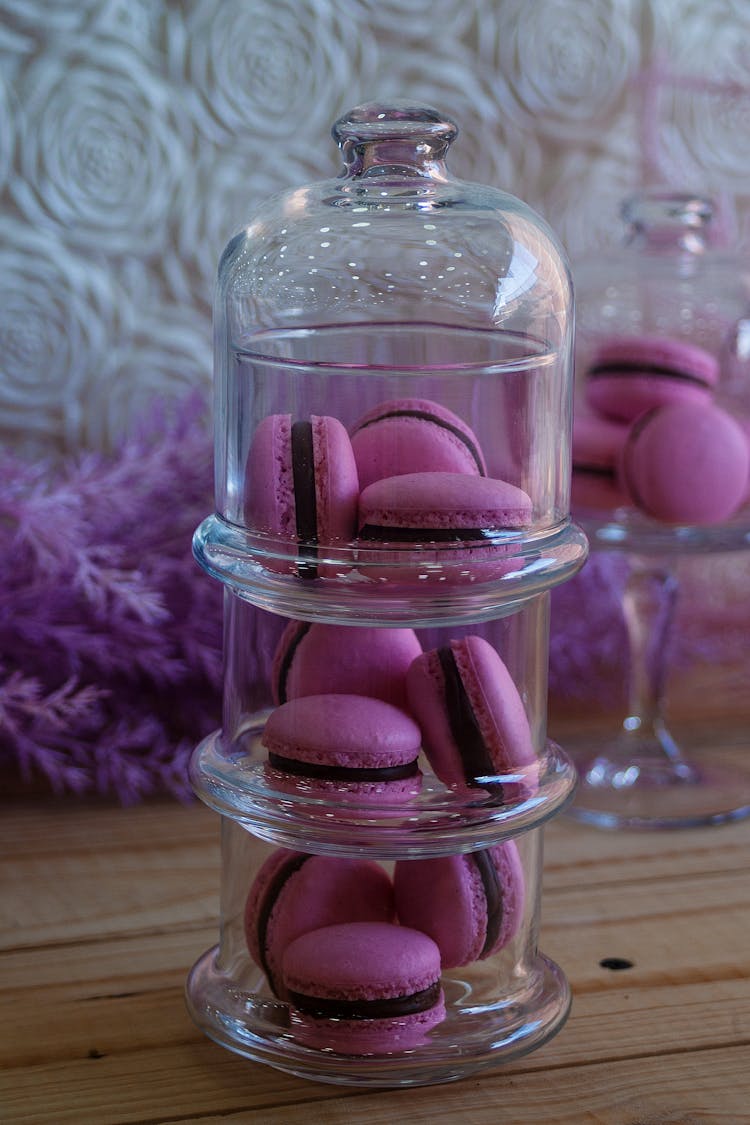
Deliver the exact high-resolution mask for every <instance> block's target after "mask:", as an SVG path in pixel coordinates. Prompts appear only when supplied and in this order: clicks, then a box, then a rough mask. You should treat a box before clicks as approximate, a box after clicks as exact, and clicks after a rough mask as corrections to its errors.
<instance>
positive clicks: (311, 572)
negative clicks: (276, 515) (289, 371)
mask: <svg viewBox="0 0 750 1125" xmlns="http://www.w3.org/2000/svg"><path fill="white" fill-rule="evenodd" d="M292 477H293V479H294V513H295V518H296V523H297V540H298V543H299V546H298V550H299V553H300V555H301V556H302V558H303V559H311V560H313V561H311V562H302V563H300V564H299V566H298V567H297V573H298V574H299V577H300V578H317V577H318V568H317V566H316V564H315V561H314V560H315V559H317V557H318V506H317V502H316V499H315V457H314V451H313V432H312V422H294V423H293V425H292Z"/></svg>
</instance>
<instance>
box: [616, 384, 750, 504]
mask: <svg viewBox="0 0 750 1125" xmlns="http://www.w3.org/2000/svg"><path fill="white" fill-rule="evenodd" d="M749 472H750V448H748V441H747V436H746V435H745V433H744V431H743V429H742V427H741V426H740V425H739V423H738V422H737V421H736V420H735V419H734V418H733V417H732V415H731V414H728V413H727V412H726V411H725V410H722V409H721V408H720V407H718V406H715V405H713V404H712V403H702V404H700V405H696V404H692V403H675V404H673V405H670V406H661V407H658V408H656V409H655V410H652V411H649V412H648V413H647V414H643V415H641V417H640V418H639V419H638V420H637V421H636V422H635V423H634V424H633V426H632V427H631V430H630V433H629V435H628V440H627V442H626V443H625V446H624V448H623V451H622V458H621V462H620V477H621V480H622V483H623V485H624V487H625V488H626V490H627V492H628V495H629V496H630V498H631V499H632V501H633V503H634V504H635V505H636V507H638V508H640V509H641V511H643V512H645V513H647V514H648V515H649V516H652V517H653V518H654V519H657V520H662V521H664V522H665V523H672V524H695V525H710V524H717V523H722V522H723V521H724V520H728V519H731V518H732V516H734V515H735V514H736V512H737V511H738V510H739V508H740V507H741V506H742V504H743V502H744V501H745V499H746V497H747V481H748V473H749Z"/></svg>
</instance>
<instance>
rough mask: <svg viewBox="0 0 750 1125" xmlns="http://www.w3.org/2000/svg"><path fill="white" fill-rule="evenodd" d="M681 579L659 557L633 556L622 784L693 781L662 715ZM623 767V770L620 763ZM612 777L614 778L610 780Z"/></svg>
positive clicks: (620, 747)
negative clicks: (646, 558) (636, 781)
mask: <svg viewBox="0 0 750 1125" xmlns="http://www.w3.org/2000/svg"><path fill="white" fill-rule="evenodd" d="M678 591H679V583H678V580H677V576H676V575H675V573H674V571H673V570H672V569H671V568H670V567H669V566H667V565H662V564H660V563H659V561H658V560H656V561H654V560H644V559H641V558H638V557H635V558H633V559H632V560H631V566H630V572H629V574H628V578H627V582H626V586H625V590H624V593H623V599H622V609H623V616H624V618H625V625H626V628H627V635H628V644H629V650H630V665H629V668H630V682H629V695H628V714H627V716H626V717H625V719H624V720H623V724H622V732H621V735H620V738H619V740H618V743H617V744H616V751H617V752H616V753H615V754H614V755H610V757H611V758H616V759H618V761H616V762H615V761H610V766H611V765H615V766H616V767H617V771H618V774H619V784H620V785H627V784H628V782H629V780H630V781H631V783H632V782H635V780H636V779H640V780H641V782H643V781H645V780H646V779H647V778H648V782H649V784H673V783H674V782H678V781H682V782H685V781H694V780H697V778H696V777H695V776H694V771H693V769H692V767H691V766H690V765H689V764H688V763H687V762H686V761H685V759H684V757H683V754H682V751H681V750H680V748H679V746H678V745H677V743H676V742H675V740H674V738H673V737H672V735H671V734H670V732H669V730H668V728H667V725H666V722H665V719H664V696H665V686H666V678H667V671H668V667H669V657H670V641H671V636H672V632H673V626H674V617H675V609H676V605H677V596H678ZM620 766H622V767H624V772H621V771H620V770H619V767H620ZM612 780H613V781H614V778H613V779H612Z"/></svg>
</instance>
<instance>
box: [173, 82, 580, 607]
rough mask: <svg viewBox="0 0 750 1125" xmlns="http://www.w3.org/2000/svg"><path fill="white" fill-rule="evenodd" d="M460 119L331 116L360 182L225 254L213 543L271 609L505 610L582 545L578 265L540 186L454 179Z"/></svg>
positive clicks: (288, 201)
mask: <svg viewBox="0 0 750 1125" xmlns="http://www.w3.org/2000/svg"><path fill="white" fill-rule="evenodd" d="M456 133H457V128H456V126H455V124H454V123H453V122H452V121H451V120H450V119H449V118H447V117H445V116H443V115H442V114H440V113H438V111H437V110H434V109H429V108H426V107H421V106H413V105H410V104H408V103H405V102H400V103H391V104H389V105H377V104H368V105H363V106H359V107H357V108H356V109H353V110H351V111H350V112H349V113H347V114H345V115H344V116H343V117H341V118H340V119H339V120H338V121H337V122H336V123H335V125H334V126H333V135H334V138H335V139H336V141H337V143H338V145H339V147H340V149H341V152H342V155H343V160H344V167H343V170H342V173H341V175H340V176H339V177H338V178H334V179H330V180H326V181H323V182H319V183H314V184H311V185H308V186H304V187H299V188H293V189H291V190H288V191H285V192H283V193H281V194H279V195H276V196H274V197H273V198H271V199H269V200H268V201H267V202H265V203H263V204H261V205H260V206H259V207H258V208H257V209H256V211H255V212H254V214H253V215H252V216H251V217H250V219H249V221H248V223H247V225H246V226H245V227H244V228H243V229H242V230H241V231H240V232H239V233H238V234H237V235H236V236H235V237H234V238H233V239H232V240H231V242H230V243H229V245H228V246H227V249H226V251H225V253H224V255H223V257H222V259H221V262H220V265H219V276H218V286H217V297H216V307H215V315H214V326H215V343H216V352H215V389H216V394H215V403H216V515H215V516H214V517H210V518H209V520H208V521H206V522H204V524H203V525H202V528H201V529H200V530H199V532H198V534H197V537H196V540H195V550H196V555H197V557H198V559H199V561H200V562H201V564H202V565H203V566H204V567H205V568H206V569H207V570H208V571H209V572H210V573H212V574H214V575H215V576H216V577H219V578H220V579H221V580H222V581H224V582H226V583H227V584H228V585H230V586H231V587H232V588H233V589H234V590H235V591H236V592H237V593H239V594H240V596H242V597H245V598H247V599H248V600H250V601H253V602H254V603H255V604H256V605H262V606H266V607H267V608H275V609H276V610H277V611H278V612H285V613H289V614H293V615H296V616H299V617H301V618H305V619H306V618H307V616H308V615H310V614H313V615H315V614H320V613H321V612H325V613H327V614H328V616H329V618H330V619H332V620H334V619H335V620H338V619H340V618H346V617H348V616H351V615H352V614H355V615H356V616H357V617H358V619H360V620H363V619H365V618H367V619H373V620H374V619H377V618H382V615H383V614H384V613H387V614H388V615H389V616H390V619H391V620H398V621H402V620H408V621H411V620H413V619H416V618H419V619H420V620H423V619H424V618H425V614H426V613H428V611H427V610H426V608H425V601H426V600H429V601H430V603H431V607H432V608H431V609H430V610H429V614H430V615H431V616H432V619H434V620H443V619H445V617H446V616H451V615H452V616H453V617H454V618H455V619H456V620H458V619H463V617H464V615H466V617H467V618H468V617H470V616H474V617H477V616H482V615H484V616H485V617H486V616H488V615H491V614H496V613H498V612H501V611H502V610H503V609H504V608H505V607H508V606H511V605H514V604H515V605H517V604H518V603H519V602H520V601H523V600H524V599H525V598H527V597H531V596H534V595H535V594H537V593H539V592H543V591H544V590H546V589H548V588H549V587H550V586H551V585H554V584H555V583H556V582H558V581H562V580H564V578H565V577H568V576H569V575H570V574H571V573H572V572H574V571H575V570H576V569H577V568H578V566H580V565H581V563H582V561H583V558H584V556H585V545H584V540H583V537H582V535H581V533H580V532H579V531H578V530H577V529H575V528H573V527H572V526H571V524H570V518H569V486H570V419H571V401H572V335H573V309H572V286H571V281H570V272H569V268H568V265H567V262H566V259H565V256H564V254H563V252H562V250H561V249H560V246H559V244H558V242H557V239H556V237H555V235H554V234H553V232H552V231H551V230H550V228H549V227H548V226H547V224H546V223H545V222H544V220H542V219H541V218H540V217H539V216H538V215H536V214H535V213H534V212H533V211H532V210H531V208H529V207H528V206H527V205H526V204H525V203H523V202H522V201H521V200H519V199H516V198H515V197H514V196H512V195H508V194H506V193H504V192H502V191H499V190H497V189H495V188H492V187H482V186H479V185H476V184H470V183H465V182H463V181H461V180H457V179H455V178H453V177H452V176H450V175H449V173H448V171H447V168H446V163H445V158H446V153H447V150H448V147H449V145H450V143H451V142H452V140H453V138H454V137H455V135H456ZM373 411H374V412H375V413H374V414H373ZM310 427H317V429H316V434H317V437H315V438H314V439H313V438H312V437H311V436H309V435H308V430H309V429H310ZM287 429H289V430H290V432H291V429H293V430H294V434H293V440H292V441H291V444H292V445H295V450H296V455H297V457H298V461H297V462H296V465H297V467H296V469H295V468H294V464H295V462H294V455H293V456H292V462H291V465H292V467H291V468H290V467H289V465H288V464H287V454H288V453H289V449H290V442H289V441H287V438H286V436H285V435H286V433H287ZM303 430H304V434H305V435H308V436H307V437H305V438H304V440H305V441H307V443H308V446H309V448H308V450H307V452H306V453H303V452H302V448H301V445H299V442H301V441H302V440H303V436H302V435H303ZM311 432H312V431H311V430H310V433H311ZM362 432H364V435H365V436H362ZM334 433H335V434H336V435H337V436H336V437H335V438H334V437H333V436H332V435H333V434H334ZM324 434H325V437H324ZM325 441H328V442H330V441H335V444H336V450H337V455H336V456H335V457H331V456H327V455H324V454H323V453H322V450H323V445H324V442H325ZM316 442H317V443H318V444H317V445H316ZM295 443H296V444H295ZM349 445H351V449H349ZM327 448H328V451H329V453H330V450H331V449H332V448H333V447H332V446H328V447H327ZM467 450H469V451H472V452H471V453H470V454H467ZM420 451H421V452H420ZM467 456H468V460H467ZM347 459H348V460H349V461H350V462H351V461H352V459H353V462H354V463H355V464H354V469H355V470H356V471H355V472H353V473H348V472H344V471H343V466H344V464H345V463H346V462H347ZM279 466H282V467H283V472H284V473H286V478H285V480H286V483H284V482H280V478H279V477H278V471H279ZM311 470H313V471H311ZM295 472H296V473H297V475H296V476H295ZM446 473H447V474H453V475H449V476H448V477H446V476H445V474H446ZM441 474H442V475H441ZM456 474H459V475H461V476H462V477H464V478H466V477H467V476H468V477H472V476H473V477H482V478H486V479H485V480H484V481H482V482H479V483H477V482H471V481H469V482H467V480H466V479H463V480H461V481H458V482H456V479H455V476H456ZM412 475H418V476H419V480H418V481H415V482H412V484H411V485H409V486H408V487H412V486H413V487H414V488H415V489H418V490H419V491H420V496H421V499H420V500H419V502H418V504H417V501H416V499H415V495H416V493H410V494H409V496H408V498H407V496H406V495H405V494H404V492H403V488H406V487H407V485H406V484H402V485H398V486H397V492H400V496H398V497H397V507H399V509H400V510H399V512H398V513H397V514H396V515H395V520H396V523H393V521H392V520H391V516H392V515H394V512H393V510H392V504H391V498H390V494H389V500H388V503H387V504H386V506H385V509H383V508H382V506H381V507H380V508H378V509H377V511H376V512H375V516H376V525H375V524H373V520H372V519H371V518H370V517H371V516H372V515H373V510H371V509H372V502H373V494H372V492H371V489H370V486H371V485H375V484H377V482H378V480H381V479H385V478H390V479H394V478H397V477H406V476H409V477H410V476H412ZM355 478H356V479H355ZM291 481H293V484H294V487H293V488H291V487H289V482H291ZM305 487H306V490H305ZM382 487H388V488H389V487H390V486H382ZM454 488H458V489H459V490H460V492H461V495H462V499H461V500H460V502H459V500H458V494H457V493H456V494H455V497H454V500H453V501H452V507H451V505H449V507H450V511H448V512H446V511H444V510H443V509H444V507H445V503H446V498H447V496H448V494H449V493H450V494H451V495H453V494H454V493H453V492H452V490H453V489H454ZM425 489H426V490H427V492H426V494H424V492H425ZM467 490H468V496H467V495H466V493H467ZM498 490H499V491H498ZM513 490H515V492H513ZM480 492H483V494H484V495H485V499H484V500H482V501H481V502H480V501H479V495H480ZM501 493H502V496H503V499H502V501H501V500H500V494H501ZM511 494H512V495H513V496H515V498H516V500H517V501H518V503H517V504H516V500H514V501H513V503H511V501H510V499H509V497H510V496H511ZM490 497H491V499H490ZM407 500H408V505H410V506H411V508H414V506H415V505H417V507H418V508H419V512H418V513H417V526H412V524H413V520H412V523H409V519H411V517H409V518H408V519H407V513H406V511H405V510H404V504H405V503H407ZM514 505H515V506H514ZM376 507H377V506H376ZM386 509H387V511H386ZM438 510H439V511H438ZM368 512H369V515H368ZM470 515H471V518H470ZM386 516H387V518H386ZM425 519H428V520H429V521H431V522H429V524H428V525H427V526H426V525H425ZM377 521H379V522H377ZM384 521H385V522H384ZM462 521H463V522H462ZM467 521H468V523H467ZM407 524H408V526H407ZM438 525H440V526H438ZM374 526H377V528H378V530H377V531H376V532H373V527H374ZM373 535H374V536H375V538H376V540H377V542H374V543H373V542H372V539H373ZM487 550H489V551H490V553H491V554H492V556H493V558H494V564H493V567H492V568H488V567H486V566H485V565H484V563H485V562H486V561H487V559H486V557H485V556H484V555H482V553H481V552H482V551H487ZM478 552H479V553H478ZM305 560H307V561H305ZM311 560H312V561H311ZM480 562H481V563H482V565H477V564H479V563H480ZM480 588H481V589H480ZM384 599H385V600H384ZM386 602H387V605H386Z"/></svg>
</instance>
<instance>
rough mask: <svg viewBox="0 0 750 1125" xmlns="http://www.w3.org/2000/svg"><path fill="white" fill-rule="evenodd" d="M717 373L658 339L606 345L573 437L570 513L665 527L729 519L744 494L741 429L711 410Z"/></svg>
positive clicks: (678, 343) (591, 371) (691, 352)
mask: <svg viewBox="0 0 750 1125" xmlns="http://www.w3.org/2000/svg"><path fill="white" fill-rule="evenodd" d="M719 374H720V372H719V363H718V360H717V359H716V358H715V357H714V356H713V355H711V353H710V352H707V351H705V350H704V349H703V348H701V347H698V346H697V345H696V344H693V343H689V342H687V341H684V340H678V339H673V338H669V337H662V336H618V337H612V338H609V339H607V340H604V341H603V342H602V343H601V344H600V345H599V346H598V348H597V349H596V350H595V352H594V354H593V356H592V359H591V362H590V364H589V366H588V368H587V370H586V372H585V376H584V379H585V382H584V395H585V403H584V406H583V408H582V409H581V410H579V411H577V413H576V418H575V421H574V427H573V504H574V507H578V508H580V509H583V510H589V511H592V512H597V511H598V512H609V511H612V510H613V509H615V508H617V507H620V506H622V505H628V504H632V505H634V506H635V507H636V508H637V509H639V510H640V511H642V512H644V513H645V514H646V515H648V516H650V517H651V518H653V519H655V520H659V521H661V522H663V523H668V524H692V525H696V526H697V525H711V524H718V523H723V522H724V521H725V520H728V519H731V518H732V517H733V516H734V515H735V514H736V513H737V511H738V510H739V509H740V508H741V507H742V505H743V504H744V503H745V501H746V500H747V499H748V495H749V494H750V441H749V440H748V433H747V428H746V427H744V428H743V426H742V425H741V424H740V422H739V421H738V420H737V419H736V418H734V417H733V416H732V415H731V414H729V413H728V412H727V411H726V410H724V409H723V408H722V407H721V406H719V405H718V404H717V403H716V401H715V400H714V395H715V391H716V388H717V384H718V381H719Z"/></svg>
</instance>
